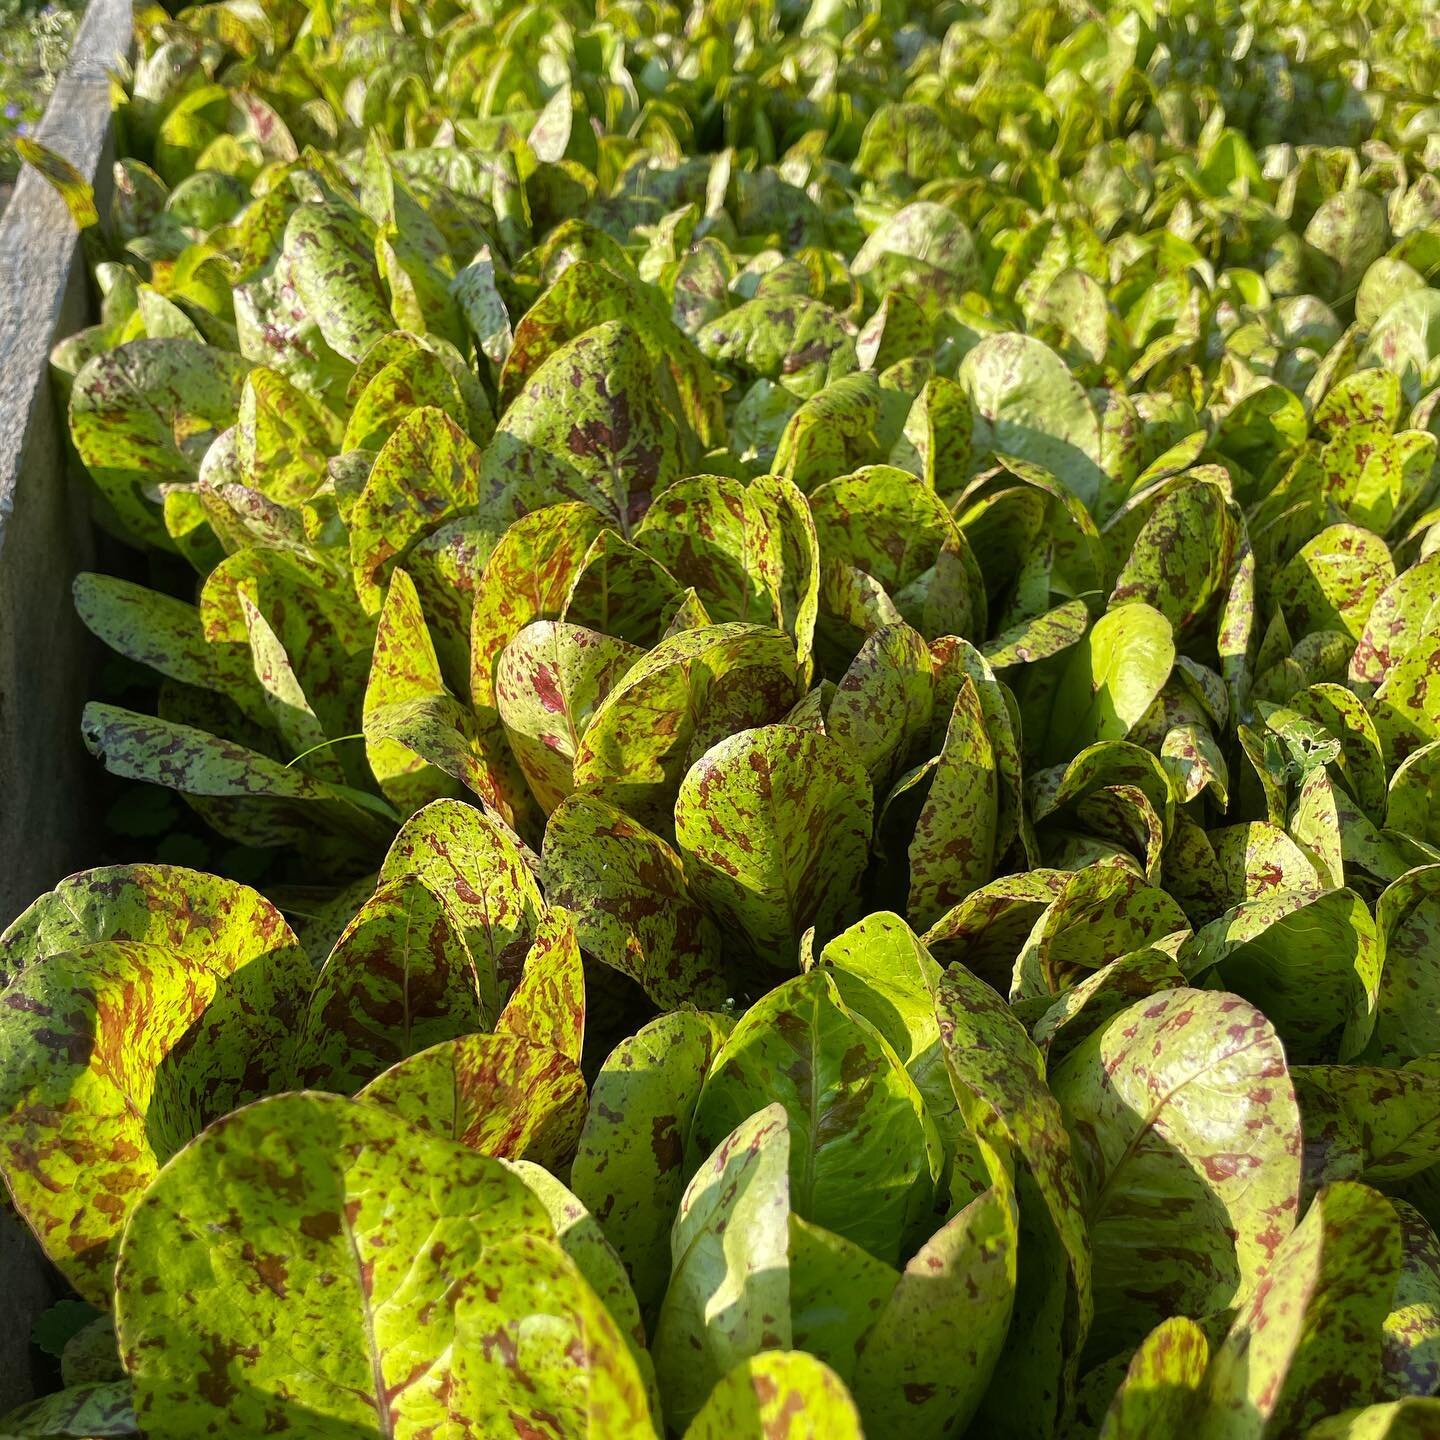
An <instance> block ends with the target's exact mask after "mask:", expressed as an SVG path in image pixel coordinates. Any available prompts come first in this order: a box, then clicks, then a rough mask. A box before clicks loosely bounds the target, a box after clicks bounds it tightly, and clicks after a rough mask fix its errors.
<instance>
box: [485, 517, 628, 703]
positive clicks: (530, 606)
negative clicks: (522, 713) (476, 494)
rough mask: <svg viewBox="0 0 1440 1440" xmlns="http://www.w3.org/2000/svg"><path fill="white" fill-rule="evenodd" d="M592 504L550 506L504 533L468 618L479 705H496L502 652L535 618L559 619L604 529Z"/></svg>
mask: <svg viewBox="0 0 1440 1440" xmlns="http://www.w3.org/2000/svg"><path fill="white" fill-rule="evenodd" d="M604 528H605V522H604V520H603V518H602V517H601V515H600V513H599V512H598V511H597V510H595V509H593V508H592V507H591V506H589V505H583V504H579V503H571V504H567V505H550V506H547V507H546V508H544V509H542V510H534V511H531V513H530V514H528V515H525V516H523V517H522V518H521V519H519V520H517V521H516V522H515V523H514V524H513V525H511V526H510V527H509V529H507V530H506V531H505V533H504V534H503V535H502V536H501V537H500V539H499V541H498V542H497V543H496V545H495V548H494V549H493V550H492V551H491V552H490V556H489V559H487V560H486V562H485V568H484V571H483V572H482V573H481V576H480V580H479V583H478V584H477V586H476V589H475V605H474V609H473V611H472V613H471V619H470V694H471V699H472V700H473V701H474V703H475V705H476V706H491V705H493V704H494V703H495V665H496V662H497V661H498V660H499V659H500V652H501V651H502V650H504V648H505V647H506V646H507V645H508V644H509V643H510V641H511V640H513V639H514V638H515V636H516V635H518V634H519V633H520V631H521V630H523V629H524V628H525V626H526V625H528V624H529V623H530V622H531V621H532V620H558V619H559V618H560V616H561V615H562V614H563V612H564V609H565V604H566V602H567V601H568V600H569V598H570V593H571V591H572V589H573V588H574V585H575V581H576V579H577V578H578V577H579V575H580V572H581V570H582V569H583V567H584V564H585V557H586V555H587V554H588V553H589V552H590V548H591V546H592V544H593V543H594V542H595V540H596V539H597V538H598V537H599V536H600V534H601V533H602V532H603V531H604Z"/></svg>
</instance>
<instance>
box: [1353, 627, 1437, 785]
mask: <svg viewBox="0 0 1440 1440" xmlns="http://www.w3.org/2000/svg"><path fill="white" fill-rule="evenodd" d="M1369 706H1370V713H1371V715H1372V716H1373V717H1374V720H1375V729H1376V731H1377V732H1378V733H1379V736H1380V744H1381V746H1382V747H1383V749H1384V752H1385V763H1386V764H1387V765H1388V766H1390V767H1392V768H1393V767H1395V766H1396V765H1399V764H1401V763H1403V762H1404V761H1405V760H1407V759H1408V758H1409V757H1410V756H1411V755H1414V754H1415V753H1416V752H1417V751H1418V750H1420V749H1422V748H1423V747H1424V746H1426V745H1429V744H1431V743H1432V742H1434V741H1436V740H1440V718H1437V717H1440V626H1437V627H1435V628H1433V629H1431V630H1429V631H1428V632H1427V633H1426V634H1425V635H1424V636H1423V637H1422V638H1421V639H1420V641H1419V643H1418V644H1416V645H1414V646H1412V647H1411V648H1410V649H1409V650H1407V651H1406V652H1405V653H1404V654H1403V655H1402V656H1401V657H1400V658H1399V659H1398V660H1397V661H1396V662H1395V664H1393V665H1392V666H1391V667H1390V669H1389V670H1388V671H1387V672H1386V675H1385V679H1384V681H1383V682H1382V683H1381V685H1380V686H1379V688H1378V689H1377V690H1376V691H1375V694H1374V695H1373V696H1372V697H1371V700H1370V702H1369Z"/></svg>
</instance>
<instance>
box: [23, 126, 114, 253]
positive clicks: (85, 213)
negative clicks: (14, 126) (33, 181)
mask: <svg viewBox="0 0 1440 1440" xmlns="http://www.w3.org/2000/svg"><path fill="white" fill-rule="evenodd" d="M11 144H13V145H14V147H15V153H16V154H17V155H18V156H19V157H20V158H21V159H22V160H23V161H24V162H25V163H26V164H27V165H28V166H30V168H31V169H32V170H35V171H36V172H38V173H39V174H40V175H41V176H43V177H44V179H45V180H46V181H47V182H48V183H49V184H51V185H53V186H54V187H55V189H56V191H58V192H59V195H60V198H61V199H62V200H63V201H64V202H65V208H66V209H67V210H68V211H69V212H70V218H71V219H72V220H73V221H74V222H75V228H76V229H77V230H88V229H89V228H90V227H91V226H92V225H98V224H99V223H100V213H99V211H97V210H96V208H95V191H94V188H93V187H92V186H91V184H90V182H89V181H88V180H87V179H86V178H85V177H84V176H83V175H82V174H81V173H80V172H79V171H78V170H77V169H76V168H75V167H74V166H73V165H72V164H71V163H70V162H69V161H68V160H67V159H66V158H65V157H64V156H63V155H57V154H56V153H55V151H53V150H50V149H48V148H47V147H46V146H44V145H42V144H40V142H39V141H38V140H32V139H30V137H29V136H28V135H17V136H16V137H15V139H14V140H12V141H11Z"/></svg>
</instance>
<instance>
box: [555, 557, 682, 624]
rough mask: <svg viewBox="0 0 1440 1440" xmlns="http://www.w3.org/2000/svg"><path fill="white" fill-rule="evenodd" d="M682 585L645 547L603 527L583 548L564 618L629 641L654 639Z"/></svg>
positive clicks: (676, 602)
mask: <svg viewBox="0 0 1440 1440" xmlns="http://www.w3.org/2000/svg"><path fill="white" fill-rule="evenodd" d="M683 594H684V592H683V590H682V589H681V587H680V585H679V584H678V583H677V582H676V580H675V577H674V576H673V575H671V574H670V573H669V571H667V570H666V569H665V567H664V566H663V565H661V564H660V562H659V561H658V560H655V559H654V558H652V557H651V556H650V555H647V554H646V553H645V551H644V550H643V549H640V548H638V547H637V546H635V545H632V544H631V543H630V542H629V541H628V540H625V539H622V538H621V536H619V535H617V534H616V533H615V532H614V531H613V530H602V531H601V532H600V533H599V534H598V535H597V536H596V537H595V539H594V540H593V541H592V542H591V545H590V548H589V549H588V550H587V551H586V552H585V559H584V561H583V562H582V563H581V566H580V570H579V572H578V573H577V574H576V576H575V579H574V581H573V583H572V584H571V586H570V593H569V595H568V596H567V597H566V599H565V608H564V611H563V612H562V614H561V616H560V618H561V619H562V620H567V621H569V622H570V624H572V625H584V626H586V627H588V628H589V629H591V630H598V631H601V632H602V633H603V634H605V635H610V636H614V637H615V638H616V639H617V640H623V641H626V642H628V643H629V644H631V645H643V646H650V645H654V644H656V643H657V642H658V641H659V640H660V638H661V635H662V633H663V630H664V625H665V616H666V614H667V612H668V611H669V610H671V609H672V608H673V607H674V606H676V605H678V604H679V603H680V601H681V599H682V597H683Z"/></svg>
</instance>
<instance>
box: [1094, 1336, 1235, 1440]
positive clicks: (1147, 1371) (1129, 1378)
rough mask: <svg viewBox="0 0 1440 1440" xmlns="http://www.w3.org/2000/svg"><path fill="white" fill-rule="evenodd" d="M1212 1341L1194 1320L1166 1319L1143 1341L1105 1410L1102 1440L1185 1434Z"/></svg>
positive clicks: (1203, 1376) (1126, 1439)
mask: <svg viewBox="0 0 1440 1440" xmlns="http://www.w3.org/2000/svg"><path fill="white" fill-rule="evenodd" d="M1209 1360H1210V1343H1209V1341H1208V1340H1207V1339H1206V1338H1205V1332H1204V1331H1203V1330H1202V1329H1201V1328H1200V1327H1199V1326H1198V1325H1197V1324H1195V1322H1194V1321H1193V1320H1187V1319H1186V1318H1185V1317H1184V1316H1183V1315H1177V1316H1175V1317H1174V1318H1173V1319H1171V1320H1164V1321H1162V1322H1161V1323H1160V1324H1159V1325H1157V1326H1156V1327H1155V1328H1154V1329H1153V1330H1152V1331H1151V1332H1150V1333H1149V1334H1148V1335H1147V1336H1146V1337H1145V1339H1144V1340H1142V1341H1141V1342H1140V1348H1139V1349H1138V1350H1137V1351H1136V1352H1135V1354H1134V1356H1133V1358H1132V1359H1131V1361H1130V1363H1129V1366H1128V1367H1127V1368H1126V1371H1125V1378H1124V1379H1123V1380H1121V1382H1120V1388H1119V1389H1118V1390H1117V1391H1116V1392H1115V1397H1114V1399H1113V1400H1111V1402H1110V1408H1109V1409H1108V1410H1107V1411H1106V1412H1105V1420H1104V1423H1103V1424H1102V1425H1101V1427H1100V1436H1101V1440H1147V1437H1149V1436H1151V1435H1157V1434H1167V1433H1181V1432H1182V1431H1183V1428H1184V1426H1185V1423H1186V1420H1187V1417H1188V1414H1189V1411H1190V1408H1191V1406H1192V1405H1193V1404H1194V1402H1195V1396H1196V1392H1197V1391H1198V1390H1199V1389H1200V1385H1201V1383H1202V1382H1203V1380H1204V1379H1205V1368H1206V1366H1207V1365H1208V1363H1209Z"/></svg>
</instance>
